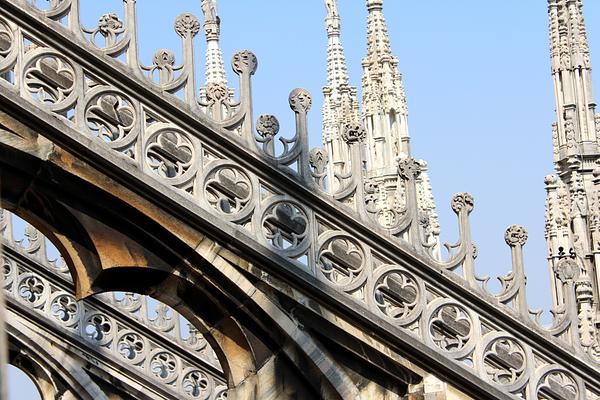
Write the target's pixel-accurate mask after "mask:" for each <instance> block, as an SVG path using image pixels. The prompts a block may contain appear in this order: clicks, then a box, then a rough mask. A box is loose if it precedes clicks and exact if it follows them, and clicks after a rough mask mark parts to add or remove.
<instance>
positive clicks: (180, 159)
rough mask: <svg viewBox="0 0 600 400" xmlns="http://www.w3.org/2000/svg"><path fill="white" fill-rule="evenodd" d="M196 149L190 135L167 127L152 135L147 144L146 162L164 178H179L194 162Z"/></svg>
mask: <svg viewBox="0 0 600 400" xmlns="http://www.w3.org/2000/svg"><path fill="white" fill-rule="evenodd" d="M194 157H195V151H194V146H193V145H192V142H191V141H190V139H188V137H187V136H186V135H185V134H183V133H181V132H178V131H175V130H170V129H165V130H162V131H160V132H158V133H157V134H155V135H154V137H152V138H151V139H150V141H149V143H148V145H147V146H146V163H147V164H148V166H149V167H150V169H151V170H152V172H154V173H155V174H156V175H158V176H160V177H162V178H168V179H172V178H179V177H181V176H182V175H184V174H185V173H186V172H187V171H188V170H189V169H190V167H191V166H192V163H193V162H194Z"/></svg>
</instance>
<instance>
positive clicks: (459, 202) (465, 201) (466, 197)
mask: <svg viewBox="0 0 600 400" xmlns="http://www.w3.org/2000/svg"><path fill="white" fill-rule="evenodd" d="M474 206H475V200H474V199H473V196H471V194H469V193H466V192H465V193H457V194H455V195H454V197H453V198H452V210H453V211H454V212H455V213H457V214H458V213H460V212H461V211H462V210H466V211H467V212H468V213H470V212H471V211H473V207H474Z"/></svg>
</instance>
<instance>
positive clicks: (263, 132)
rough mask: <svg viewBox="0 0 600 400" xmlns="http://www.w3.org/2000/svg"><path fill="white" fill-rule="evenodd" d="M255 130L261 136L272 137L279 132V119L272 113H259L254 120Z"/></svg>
mask: <svg viewBox="0 0 600 400" xmlns="http://www.w3.org/2000/svg"><path fill="white" fill-rule="evenodd" d="M256 131H257V132H258V134H259V135H260V136H261V137H263V138H272V137H273V136H275V135H277V134H278V133H279V121H278V120H277V118H276V117H275V116H274V115H261V116H259V117H258V119H257V120H256Z"/></svg>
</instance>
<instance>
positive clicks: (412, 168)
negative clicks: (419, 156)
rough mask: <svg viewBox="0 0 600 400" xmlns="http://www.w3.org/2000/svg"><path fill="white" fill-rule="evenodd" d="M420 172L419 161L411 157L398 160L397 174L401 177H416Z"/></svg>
mask: <svg viewBox="0 0 600 400" xmlns="http://www.w3.org/2000/svg"><path fill="white" fill-rule="evenodd" d="M420 173H421V165H420V163H419V162H418V161H417V160H415V159H414V158H412V157H406V158H402V159H400V161H398V174H399V175H400V177H401V178H403V179H407V180H408V179H416V178H417V177H418V176H419V174H420Z"/></svg>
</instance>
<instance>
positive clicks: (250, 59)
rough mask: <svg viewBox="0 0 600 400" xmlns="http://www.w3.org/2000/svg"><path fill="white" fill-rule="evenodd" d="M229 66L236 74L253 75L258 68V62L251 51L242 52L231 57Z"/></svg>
mask: <svg viewBox="0 0 600 400" xmlns="http://www.w3.org/2000/svg"><path fill="white" fill-rule="evenodd" d="M231 66H232V68H233V70H234V71H235V72H236V73H237V74H244V73H248V74H250V75H254V73H255V72H256V69H257V68H258V60H257V59H256V56H255V55H254V53H252V52H251V51H249V50H242V51H238V52H237V53H235V54H234V55H233V60H232V62H231Z"/></svg>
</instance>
